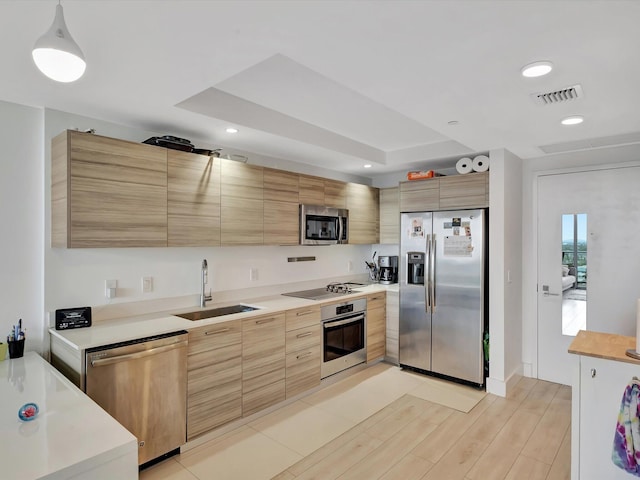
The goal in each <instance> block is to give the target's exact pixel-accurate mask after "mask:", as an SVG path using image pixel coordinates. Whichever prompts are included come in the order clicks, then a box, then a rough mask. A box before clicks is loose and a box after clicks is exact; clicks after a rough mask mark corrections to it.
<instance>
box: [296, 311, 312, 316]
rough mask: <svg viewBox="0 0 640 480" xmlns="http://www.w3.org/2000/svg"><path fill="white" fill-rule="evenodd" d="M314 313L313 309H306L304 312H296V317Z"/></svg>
mask: <svg viewBox="0 0 640 480" xmlns="http://www.w3.org/2000/svg"><path fill="white" fill-rule="evenodd" d="M312 313H313V310H305V311H304V312H296V317H301V316H302V315H310V314H312Z"/></svg>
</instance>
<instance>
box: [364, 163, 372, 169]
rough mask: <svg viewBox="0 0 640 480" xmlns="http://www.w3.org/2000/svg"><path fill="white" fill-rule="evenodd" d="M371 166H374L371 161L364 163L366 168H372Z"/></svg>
mask: <svg viewBox="0 0 640 480" xmlns="http://www.w3.org/2000/svg"><path fill="white" fill-rule="evenodd" d="M371 167H372V165H371V164H370V163H367V164H365V165H364V168H371Z"/></svg>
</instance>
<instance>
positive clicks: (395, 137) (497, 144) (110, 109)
mask: <svg viewBox="0 0 640 480" xmlns="http://www.w3.org/2000/svg"><path fill="white" fill-rule="evenodd" d="M56 3H57V2H56V1H54V0H46V1H45V0H42V1H40V0H33V1H24V0H21V1H11V0H0V31H1V32H3V38H4V41H3V46H2V47H1V49H0V64H1V65H3V69H2V74H1V75H0V100H5V101H10V102H16V103H21V104H26V105H32V106H45V107H49V108H53V109H58V110H63V111H66V112H71V113H76V114H80V115H86V116H89V117H93V118H97V119H102V120H109V121H113V122H117V123H122V124H125V125H130V126H134V127H139V128H142V129H145V130H148V131H155V132H158V133H159V134H171V135H178V136H183V137H186V138H196V139H201V140H205V141H206V142H209V144H207V145H196V146H199V147H203V148H211V147H220V146H222V147H226V148H230V149H234V148H235V149H240V150H245V151H250V152H256V153H259V154H263V155H268V156H272V157H280V158H284V159H287V160H292V161H297V162H302V163H308V164H311V165H315V166H318V167H323V168H329V169H333V170H336V171H341V172H345V173H351V174H358V175H362V176H375V175H380V174H384V173H388V172H399V171H405V170H410V169H415V168H429V167H430V166H436V167H439V166H441V165H442V159H443V158H455V157H460V156H464V155H466V154H469V153H472V152H485V151H487V150H490V149H492V148H501V147H504V148H507V149H509V150H511V151H512V152H514V153H515V154H516V155H519V156H520V157H522V158H531V157H539V156H543V155H545V153H544V151H543V150H542V149H541V148H540V147H541V146H545V151H558V150H560V151H562V150H564V149H575V148H591V147H592V146H594V145H602V144H607V143H618V142H637V141H638V140H640V135H638V134H637V133H638V132H640V114H638V109H639V106H640V89H638V85H639V84H640V53H639V51H640V50H639V47H640V28H638V24H639V21H640V1H635V0H634V1H613V0H608V1H592V0H573V1H560V0H555V1H552V0H548V1H547V0H537V1H524V0H512V1H508V0H502V1H482V0H469V1H464V0H448V1H444V0H443V1H418V0H414V1H297V2H294V1H269V0H262V1H261V0H258V1H240V0H237V1H186V0H181V1H169V0H166V1H137V0H129V1H125V0H122V1H116V0H90V1H89V0H82V1H78V0H64V1H63V2H62V6H63V7H64V12H65V18H66V21H67V25H68V27H69V30H70V32H71V34H72V35H73V37H74V38H75V40H76V41H77V42H78V44H79V45H80V47H81V48H82V49H83V51H84V54H85V57H86V59H87V63H88V66H87V71H86V73H85V75H84V77H83V78H81V79H80V80H78V81H77V82H75V83H71V84H58V83H55V82H53V81H51V80H48V79H47V78H45V77H44V76H43V75H42V74H40V72H38V71H37V69H36V68H35V66H34V64H33V62H32V60H31V55H30V51H31V48H32V46H33V44H34V43H35V41H36V40H37V38H38V37H39V36H40V35H42V34H43V33H44V32H45V31H46V30H47V29H48V27H49V26H50V24H51V22H52V20H53V16H54V11H55V5H56ZM7 39H11V41H10V42H9V41H8V40H7ZM536 60H550V61H552V62H553V63H554V65H555V69H554V70H553V72H552V73H551V74H550V75H547V76H546V77H542V78H537V79H526V78H523V77H522V76H521V75H520V68H521V67H522V66H523V65H525V64H527V63H530V62H533V61H536ZM575 84H580V85H581V86H582V88H583V91H584V97H583V98H581V99H577V100H571V101H569V102H566V103H563V104H557V105H547V106H540V105H536V104H535V103H534V102H533V101H532V99H531V98H530V94H532V93H537V92H547V91H553V90H558V89H561V88H564V87H567V86H571V85H575ZM570 114H580V115H584V116H585V119H586V120H585V122H584V123H583V124H581V125H578V126H575V127H565V126H562V125H560V123H559V121H560V119H561V118H563V117H564V116H567V115H570ZM452 120H456V121H458V124H457V125H449V124H448V122H449V121H452ZM230 125H233V126H236V127H237V128H238V129H239V130H240V132H239V133H238V134H235V135H231V134H228V133H226V132H225V128H226V127H227V126H230ZM98 133H99V132H98ZM612 136H615V137H613V138H612V139H611V141H609V142H607V141H606V140H607V139H608V138H609V137H612ZM600 137H605V138H604V140H603V139H602V138H600ZM594 139H598V141H595V140H594ZM141 140H142V139H141ZM565 142H566V147H564V146H563V145H556V144H564V143H565ZM365 163H371V164H372V165H373V167H372V168H371V169H369V170H366V171H365V170H364V169H363V165H364V164H365Z"/></svg>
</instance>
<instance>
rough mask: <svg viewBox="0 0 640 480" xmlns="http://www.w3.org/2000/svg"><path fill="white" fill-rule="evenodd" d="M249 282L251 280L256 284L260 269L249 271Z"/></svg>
mask: <svg viewBox="0 0 640 480" xmlns="http://www.w3.org/2000/svg"><path fill="white" fill-rule="evenodd" d="M249 280H251V281H252V282H255V281H256V280H258V269H257V268H253V267H252V268H250V269H249Z"/></svg>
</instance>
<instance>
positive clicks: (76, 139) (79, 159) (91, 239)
mask: <svg viewBox="0 0 640 480" xmlns="http://www.w3.org/2000/svg"><path fill="white" fill-rule="evenodd" d="M66 133H67V135H68V141H67V142H66V144H63V145H62V146H63V147H64V146H66V148H67V159H68V171H67V174H68V178H69V183H68V197H67V202H68V224H67V245H66V246H67V247H71V248H75V247H166V246H167V150H166V149H164V148H160V147H153V146H151V145H145V144H139V143H134V142H127V141H123V140H116V139H112V138H107V137H102V136H99V135H93V134H89V133H83V132H75V131H68V132H66ZM52 153H53V155H52V157H53V158H54V159H55V160H54V161H59V160H60V159H62V158H64V156H63V155H60V154H59V152H52ZM53 170H57V167H56V166H55V165H54V166H53ZM58 193H59V192H56V195H57V194H58Z"/></svg>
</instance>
